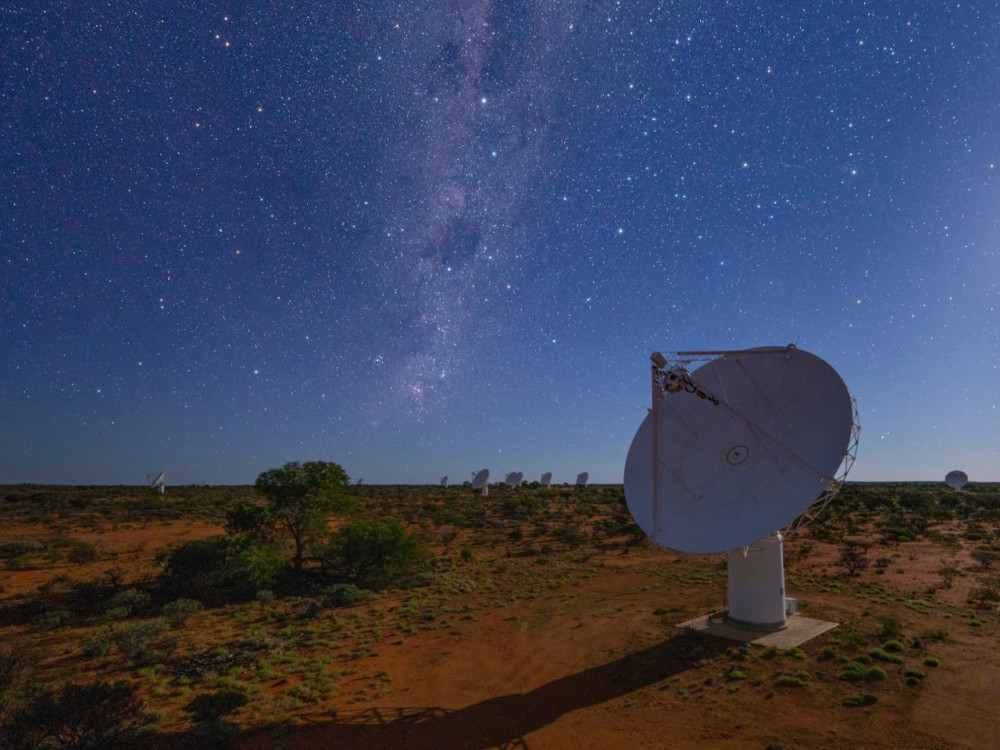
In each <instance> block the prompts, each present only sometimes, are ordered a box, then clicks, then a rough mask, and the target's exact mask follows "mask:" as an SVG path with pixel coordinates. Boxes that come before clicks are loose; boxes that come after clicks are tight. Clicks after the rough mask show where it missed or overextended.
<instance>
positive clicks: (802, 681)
mask: <svg viewBox="0 0 1000 750" xmlns="http://www.w3.org/2000/svg"><path fill="white" fill-rule="evenodd" d="M774 684H775V685H786V686H791V687H809V682H808V681H807V680H806V677H805V676H804V675H801V674H796V675H790V674H779V675H778V676H777V677H775V678H774Z"/></svg>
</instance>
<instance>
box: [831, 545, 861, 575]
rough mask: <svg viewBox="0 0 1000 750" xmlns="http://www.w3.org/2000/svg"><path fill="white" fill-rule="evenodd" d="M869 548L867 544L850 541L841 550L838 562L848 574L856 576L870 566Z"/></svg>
mask: <svg viewBox="0 0 1000 750" xmlns="http://www.w3.org/2000/svg"><path fill="white" fill-rule="evenodd" d="M868 563H869V559H868V549H867V547H866V546H865V545H861V544H858V543H856V542H848V543H847V545H846V546H844V547H842V548H841V550H840V557H839V558H837V564H838V565H840V567H841V568H843V569H844V573H846V574H847V575H848V576H856V575H857V574H858V573H860V572H861V571H862V570H864V569H865V568H867V567H868Z"/></svg>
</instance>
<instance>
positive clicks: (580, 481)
mask: <svg viewBox="0 0 1000 750" xmlns="http://www.w3.org/2000/svg"><path fill="white" fill-rule="evenodd" d="M588 479H590V474H589V473H587V472H586V471H583V472H580V473H579V474H577V475H576V486H577V487H586V486H587V480H588Z"/></svg>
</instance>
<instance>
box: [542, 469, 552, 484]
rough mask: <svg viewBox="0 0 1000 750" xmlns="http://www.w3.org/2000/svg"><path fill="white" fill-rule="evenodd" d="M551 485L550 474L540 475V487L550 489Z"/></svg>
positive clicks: (548, 472)
mask: <svg viewBox="0 0 1000 750" xmlns="http://www.w3.org/2000/svg"><path fill="white" fill-rule="evenodd" d="M551 485H552V472H551V471H547V472H545V473H544V474H542V487H550V486H551Z"/></svg>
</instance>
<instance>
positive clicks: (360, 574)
mask: <svg viewBox="0 0 1000 750" xmlns="http://www.w3.org/2000/svg"><path fill="white" fill-rule="evenodd" d="M421 558H422V553H421V548H420V542H419V540H418V539H417V537H416V536H415V535H414V534H410V533H409V532H407V530H406V528H405V527H403V526H402V525H401V524H399V523H397V522H396V521H369V520H366V519H356V520H353V521H349V522H348V523H346V524H344V525H343V526H341V527H340V528H339V529H337V531H336V533H334V535H333V538H332V539H331V540H330V544H329V545H328V546H327V548H326V551H325V553H324V555H323V560H324V566H325V568H326V569H327V570H328V571H329V572H331V573H333V574H334V575H336V576H337V577H340V578H344V579H346V580H348V581H351V582H353V583H356V584H357V585H359V586H361V587H362V588H366V589H372V590H377V589H382V588H385V587H387V586H391V585H392V584H394V583H395V582H396V581H397V580H398V579H399V578H400V576H402V575H403V574H404V573H405V572H406V571H407V570H408V569H410V568H412V567H413V566H415V565H416V564H417V562H419V561H420V560H421Z"/></svg>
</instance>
